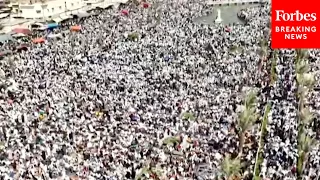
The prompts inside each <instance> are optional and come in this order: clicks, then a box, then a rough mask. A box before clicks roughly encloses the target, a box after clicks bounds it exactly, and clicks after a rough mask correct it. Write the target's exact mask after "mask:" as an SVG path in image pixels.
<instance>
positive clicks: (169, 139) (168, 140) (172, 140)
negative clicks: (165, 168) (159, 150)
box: [162, 136, 180, 146]
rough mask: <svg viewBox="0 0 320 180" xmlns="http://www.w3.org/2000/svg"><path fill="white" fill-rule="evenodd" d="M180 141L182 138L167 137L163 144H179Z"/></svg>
mask: <svg viewBox="0 0 320 180" xmlns="http://www.w3.org/2000/svg"><path fill="white" fill-rule="evenodd" d="M179 142H180V139H179V138H177V137H175V136H173V137H167V138H166V139H164V140H163V143H162V144H163V145H168V146H172V145H174V144H178V143H179Z"/></svg>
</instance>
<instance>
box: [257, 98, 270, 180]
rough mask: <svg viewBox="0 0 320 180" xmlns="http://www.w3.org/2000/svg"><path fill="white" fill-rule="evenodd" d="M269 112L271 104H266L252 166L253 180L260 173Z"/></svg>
mask: <svg viewBox="0 0 320 180" xmlns="http://www.w3.org/2000/svg"><path fill="white" fill-rule="evenodd" d="M270 111H271V104H270V103H268V104H267V105H266V107H265V110H264V115H263V121H262V123H261V130H260V139H259V147H258V150H257V155H256V162H255V166H254V180H259V179H260V176H259V175H260V171H261V167H260V166H261V164H262V162H263V153H264V152H263V147H264V138H265V137H266V136H267V133H268V132H267V125H268V115H269V113H270Z"/></svg>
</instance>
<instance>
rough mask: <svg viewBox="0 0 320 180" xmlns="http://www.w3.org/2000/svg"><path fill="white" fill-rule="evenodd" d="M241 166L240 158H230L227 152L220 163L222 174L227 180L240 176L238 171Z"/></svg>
mask: <svg viewBox="0 0 320 180" xmlns="http://www.w3.org/2000/svg"><path fill="white" fill-rule="evenodd" d="M241 168H242V164H241V160H240V158H235V159H231V157H230V155H229V154H227V155H226V157H225V158H224V160H223V161H222V163H221V171H222V175H223V176H224V177H226V178H227V179H228V180H232V179H233V178H235V177H240V176H241V174H240V171H241Z"/></svg>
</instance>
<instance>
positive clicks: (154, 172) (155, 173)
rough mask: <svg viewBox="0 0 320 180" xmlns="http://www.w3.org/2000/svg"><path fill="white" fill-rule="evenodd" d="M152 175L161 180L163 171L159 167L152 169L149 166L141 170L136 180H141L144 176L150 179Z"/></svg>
mask: <svg viewBox="0 0 320 180" xmlns="http://www.w3.org/2000/svg"><path fill="white" fill-rule="evenodd" d="M150 175H153V176H155V179H159V178H160V177H161V176H162V170H160V169H159V168H158V167H150V165H147V166H145V167H143V168H142V169H141V170H140V173H139V174H137V175H136V177H135V180H141V179H142V178H143V177H144V176H145V177H148V176H149V177H150ZM149 179H150V178H149Z"/></svg>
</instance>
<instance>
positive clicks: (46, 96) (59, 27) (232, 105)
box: [0, 0, 320, 180]
mask: <svg viewBox="0 0 320 180" xmlns="http://www.w3.org/2000/svg"><path fill="white" fill-rule="evenodd" d="M215 8H218V7H216V6H214V5H208V4H207V2H206V1H204V0H200V1H195V0H177V1H168V0H161V1H160V0H152V1H150V0H149V1H142V2H138V1H132V2H127V3H126V4H120V5H119V6H113V7H110V8H107V9H95V10H93V11H92V12H90V13H91V14H90V15H88V16H86V17H84V16H83V17H80V16H78V17H75V18H72V19H68V20H65V21H62V22H60V23H58V24H56V26H52V24H51V25H50V26H49V25H48V26H46V27H47V29H41V30H39V29H38V30H35V29H23V28H17V29H13V30H12V33H11V34H10V35H8V36H13V37H14V38H13V39H11V38H10V39H8V41H3V42H1V51H0V56H1V57H0V58H1V60H0V65H1V66H0V90H1V94H0V127H1V128H0V179H4V180H9V179H17V180H27V179H32V180H35V179H36V180H51V179H52V180H54V179H57V180H59V179H61V180H68V179H73V180H75V179H88V180H91V179H92V180H126V179H128V180H129V179H135V180H144V179H147V180H151V179H154V180H157V179H158V180H211V179H212V180H214V179H219V180H220V179H221V180H252V179H261V180H262V179H271V180H282V179H287V180H289V179H290V180H291V179H292V180H295V179H298V180H302V179H306V180H309V179H310V180H311V179H314V180H316V179H319V176H320V149H319V145H318V143H317V142H318V138H319V135H320V134H319V133H320V131H319V127H320V126H319V125H320V124H319V120H318V118H319V114H318V111H319V106H320V98H319V97H320V96H319V92H318V90H319V88H318V84H319V83H318V77H319V75H318V72H319V67H320V66H319V62H320V59H319V57H320V56H319V51H318V50H301V49H300V50H293V49H271V48H270V41H271V40H270V4H268V3H264V4H259V5H258V6H248V7H247V8H244V9H242V10H241V11H240V12H239V13H238V16H239V17H240V18H242V19H243V20H244V21H245V23H233V24H223V22H222V23H211V24H202V23H199V22H195V21H194V19H195V18H198V17H202V16H207V15H208V14H210V13H211V12H213V10H214V9H215ZM212 21H213V22H214V19H212Z"/></svg>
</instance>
